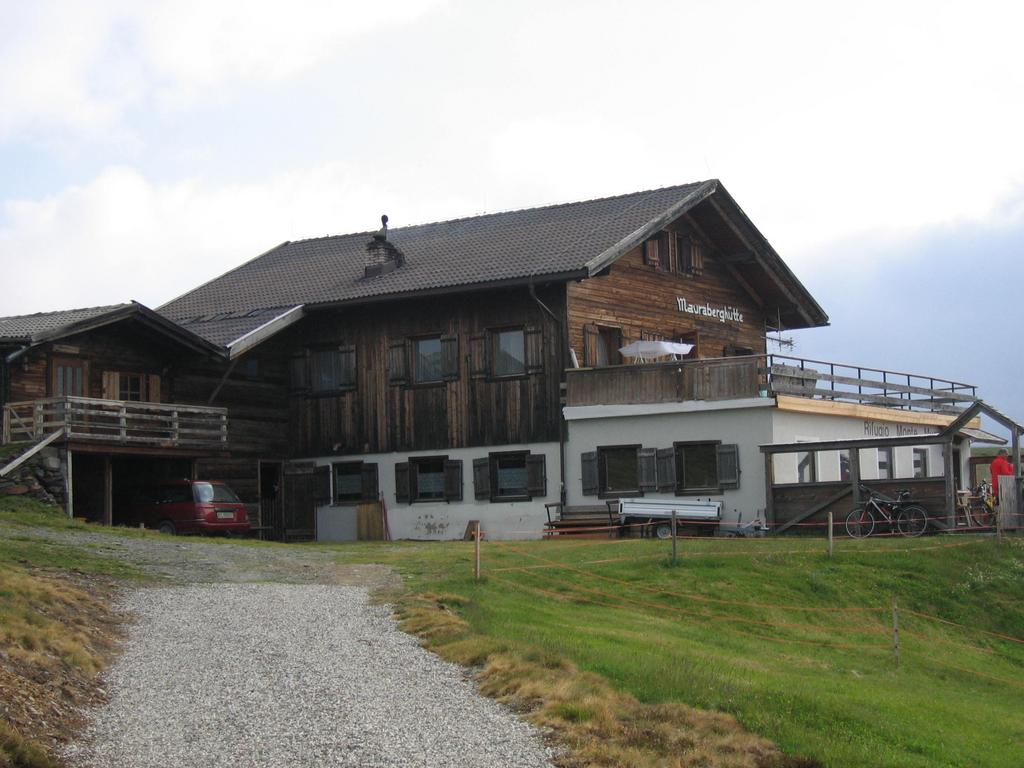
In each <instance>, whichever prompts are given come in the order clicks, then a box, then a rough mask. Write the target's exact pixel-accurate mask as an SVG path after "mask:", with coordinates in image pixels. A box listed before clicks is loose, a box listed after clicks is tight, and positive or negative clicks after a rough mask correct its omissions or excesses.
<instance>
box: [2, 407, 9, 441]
mask: <svg viewBox="0 0 1024 768" xmlns="http://www.w3.org/2000/svg"><path fill="white" fill-rule="evenodd" d="M9 442H11V409H10V408H9V407H4V433H3V437H2V438H0V445H7V444H8V443H9Z"/></svg>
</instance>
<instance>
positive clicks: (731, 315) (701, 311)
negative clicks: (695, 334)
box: [676, 296, 743, 323]
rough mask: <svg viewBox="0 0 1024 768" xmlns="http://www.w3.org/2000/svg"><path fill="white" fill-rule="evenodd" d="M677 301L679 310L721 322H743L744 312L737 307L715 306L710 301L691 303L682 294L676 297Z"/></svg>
mask: <svg viewBox="0 0 1024 768" xmlns="http://www.w3.org/2000/svg"><path fill="white" fill-rule="evenodd" d="M676 303H677V304H678V305H679V311H680V312H685V313H686V314H688V315H700V316H701V317H710V318H712V319H714V320H718V322H720V323H742V322H743V313H742V312H740V311H739V310H738V309H736V307H715V306H712V305H711V304H708V303H704V304H691V303H690V302H688V301H687V300H686V299H684V298H683V297H682V296H678V297H677V298H676Z"/></svg>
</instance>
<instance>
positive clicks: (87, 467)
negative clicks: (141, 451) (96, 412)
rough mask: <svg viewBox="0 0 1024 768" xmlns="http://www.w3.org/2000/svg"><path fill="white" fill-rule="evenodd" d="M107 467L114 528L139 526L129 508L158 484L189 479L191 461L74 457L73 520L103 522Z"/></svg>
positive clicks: (102, 456) (161, 458)
mask: <svg viewBox="0 0 1024 768" xmlns="http://www.w3.org/2000/svg"><path fill="white" fill-rule="evenodd" d="M108 461H109V466H110V483H111V487H110V512H111V520H110V522H111V523H112V524H113V525H130V526H134V525H138V523H137V521H135V520H133V519H132V512H131V510H132V504H133V502H134V501H135V499H136V497H137V496H138V495H139V493H140V492H142V491H143V490H145V489H146V488H147V487H151V486H152V485H153V484H154V483H157V482H160V481H161V480H174V479H182V478H190V477H192V463H193V460H192V459H190V458H178V457H174V458H171V457H150V456H105V455H101V454H89V453H76V454H74V457H73V462H72V475H73V478H72V487H73V489H74V509H75V517H82V518H85V519H87V520H89V521H90V522H94V523H103V522H106V520H105V519H104V518H105V510H106V492H107V487H106V473H107V462H108Z"/></svg>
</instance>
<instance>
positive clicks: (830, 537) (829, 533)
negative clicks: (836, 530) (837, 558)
mask: <svg viewBox="0 0 1024 768" xmlns="http://www.w3.org/2000/svg"><path fill="white" fill-rule="evenodd" d="M828 556H829V557H832V510H831V509H830V510H829V511H828Z"/></svg>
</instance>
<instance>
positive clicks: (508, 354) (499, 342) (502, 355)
mask: <svg viewBox="0 0 1024 768" xmlns="http://www.w3.org/2000/svg"><path fill="white" fill-rule="evenodd" d="M491 344H492V351H491V360H492V365H493V369H492V371H491V375H492V376H494V377H495V378H499V377H502V376H522V375H524V374H525V373H526V340H525V336H524V333H523V329H522V328H509V329H506V330H500V331H492V333H491Z"/></svg>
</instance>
